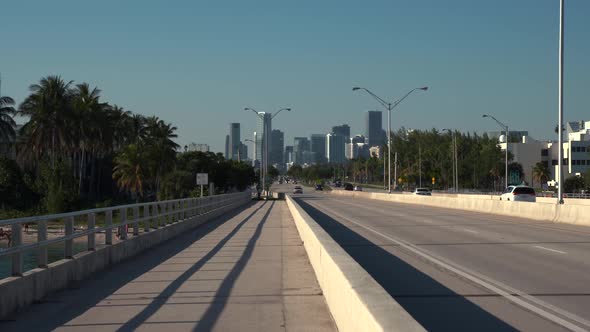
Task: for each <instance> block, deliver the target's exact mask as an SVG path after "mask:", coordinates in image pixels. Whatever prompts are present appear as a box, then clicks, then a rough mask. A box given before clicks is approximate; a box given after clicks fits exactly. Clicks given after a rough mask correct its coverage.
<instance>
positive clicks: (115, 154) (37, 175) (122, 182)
mask: <svg viewBox="0 0 590 332" xmlns="http://www.w3.org/2000/svg"><path fill="white" fill-rule="evenodd" d="M29 91H30V94H29V95H28V96H27V97H26V98H25V100H24V101H23V102H22V103H21V104H20V105H18V107H16V105H15V102H14V100H13V99H12V98H10V97H0V140H1V141H4V142H6V141H12V140H14V139H15V138H17V142H16V151H17V159H16V160H10V159H6V158H0V208H1V212H0V219H6V218H14V217H21V216H27V215H35V214H46V213H59V212H65V211H73V210H79V209H83V208H93V207H103V206H111V205H117V204H123V203H130V202H143V201H153V200H156V199H173V198H184V197H189V196H198V195H199V194H200V190H195V187H196V186H195V177H196V173H199V172H204V173H209V179H210V181H211V182H214V183H215V187H216V191H219V192H227V191H232V190H243V189H245V188H246V187H247V186H249V185H250V184H252V183H253V181H254V180H255V176H254V170H253V168H252V167H251V166H249V165H247V164H245V163H240V162H236V161H231V160H229V161H228V160H225V158H224V157H223V156H222V155H221V154H214V153H203V152H187V151H186V147H185V149H184V150H185V151H184V152H179V150H181V147H180V146H179V145H178V144H177V143H176V142H175V139H176V138H177V134H176V130H177V128H176V127H175V126H174V125H173V124H171V123H168V122H166V121H164V120H162V119H160V118H158V117H156V116H144V115H141V114H138V113H133V112H131V111H128V110H125V109H124V108H123V107H121V106H119V105H116V104H110V103H108V102H105V101H103V100H102V99H101V90H99V89H98V88H96V87H91V86H90V85H89V84H87V83H80V84H75V83H74V82H73V81H66V80H64V79H62V78H61V77H60V76H48V77H45V78H42V79H41V80H40V81H39V82H38V83H36V84H33V85H31V86H30V87H29ZM17 115H18V116H20V117H23V118H24V119H26V120H27V122H26V123H25V124H24V126H23V127H22V128H21V129H20V131H19V132H17V129H16V123H15V121H14V116H17Z"/></svg>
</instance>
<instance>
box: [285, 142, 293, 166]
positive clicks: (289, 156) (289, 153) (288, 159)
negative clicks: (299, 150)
mask: <svg viewBox="0 0 590 332" xmlns="http://www.w3.org/2000/svg"><path fill="white" fill-rule="evenodd" d="M293 159H294V158H293V146H292V145H287V146H285V157H284V159H283V160H284V161H285V164H290V163H292V162H293Z"/></svg>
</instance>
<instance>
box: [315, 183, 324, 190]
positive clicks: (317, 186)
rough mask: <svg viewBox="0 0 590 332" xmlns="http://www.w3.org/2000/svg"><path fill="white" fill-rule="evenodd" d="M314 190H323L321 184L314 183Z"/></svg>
mask: <svg viewBox="0 0 590 332" xmlns="http://www.w3.org/2000/svg"><path fill="white" fill-rule="evenodd" d="M315 190H324V187H322V185H321V184H316V185H315Z"/></svg>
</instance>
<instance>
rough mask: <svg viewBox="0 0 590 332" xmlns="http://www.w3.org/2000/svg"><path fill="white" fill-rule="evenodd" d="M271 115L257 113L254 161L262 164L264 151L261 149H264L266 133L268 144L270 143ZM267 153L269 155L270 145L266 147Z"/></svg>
mask: <svg viewBox="0 0 590 332" xmlns="http://www.w3.org/2000/svg"><path fill="white" fill-rule="evenodd" d="M271 118H272V114H270V113H266V112H258V127H257V130H256V156H255V158H256V160H259V161H260V162H262V161H263V160H262V159H263V156H264V153H265V151H264V150H263V149H265V148H266V142H265V140H266V139H267V138H266V133H268V134H269V135H268V136H269V137H268V140H269V143H271V144H272V142H271V137H270V132H271V130H272V124H271ZM268 152H269V153H270V144H269V146H268Z"/></svg>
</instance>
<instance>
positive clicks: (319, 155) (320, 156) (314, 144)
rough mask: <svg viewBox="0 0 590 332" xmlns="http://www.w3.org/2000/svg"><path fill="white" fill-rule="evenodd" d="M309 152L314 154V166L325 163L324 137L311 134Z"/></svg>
mask: <svg viewBox="0 0 590 332" xmlns="http://www.w3.org/2000/svg"><path fill="white" fill-rule="evenodd" d="M310 141H311V144H310V145H311V152H313V153H315V160H313V162H314V163H316V164H321V163H325V162H326V135H324V134H311V140H310Z"/></svg>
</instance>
